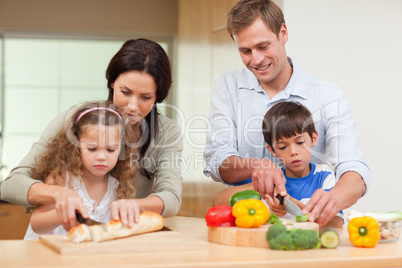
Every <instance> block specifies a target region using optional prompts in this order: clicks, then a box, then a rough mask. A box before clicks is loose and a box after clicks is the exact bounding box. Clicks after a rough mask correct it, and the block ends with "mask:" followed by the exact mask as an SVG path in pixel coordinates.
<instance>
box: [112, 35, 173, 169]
mask: <svg viewBox="0 0 402 268" xmlns="http://www.w3.org/2000/svg"><path fill="white" fill-rule="evenodd" d="M129 71H138V72H141V73H146V74H149V75H150V76H152V78H153V79H154V81H155V84H156V102H155V104H154V106H153V107H152V109H151V111H150V112H149V114H148V115H147V116H146V117H145V124H142V126H143V128H142V135H141V137H142V138H141V139H142V140H141V147H140V150H139V151H140V154H139V159H138V160H139V165H140V169H139V170H140V172H141V173H142V174H144V175H146V176H147V177H150V176H151V175H152V174H151V173H150V172H148V171H147V170H146V169H145V168H143V167H142V165H141V159H143V157H144V155H145V152H146V151H147V149H148V147H149V145H150V143H151V140H152V139H153V138H155V137H156V135H157V133H158V109H157V106H156V103H160V102H162V101H164V100H165V99H166V97H167V95H168V93H169V89H170V86H171V84H172V75H171V69H170V62H169V58H168V56H167V55H166V52H165V50H164V49H163V48H162V47H161V46H160V45H159V44H158V43H156V42H154V41H151V40H148V39H144V38H139V39H132V40H128V41H126V42H125V43H124V44H123V46H122V47H121V48H120V50H119V51H118V52H117V53H116V54H115V55H114V56H113V58H112V59H111V60H110V63H109V66H108V67H107V70H106V79H107V87H108V89H109V96H108V100H109V101H113V93H114V89H113V87H112V84H113V83H114V82H115V81H116V79H117V78H118V77H119V75H121V74H123V73H125V72H129ZM144 128H146V129H144Z"/></svg>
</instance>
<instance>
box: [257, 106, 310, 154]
mask: <svg viewBox="0 0 402 268" xmlns="http://www.w3.org/2000/svg"><path fill="white" fill-rule="evenodd" d="M304 132H307V133H308V134H309V135H310V137H311V138H313V133H314V132H316V129H315V126H314V121H313V118H312V115H311V113H310V111H309V110H308V109H307V108H306V107H305V106H303V105H301V104H300V103H298V102H291V101H285V102H280V103H278V104H275V105H274V106H273V107H272V108H271V109H269V110H268V112H267V113H266V114H265V116H264V120H263V122H262V133H263V135H264V140H265V142H266V143H267V144H268V145H269V146H271V148H273V146H272V145H273V143H274V142H276V141H277V140H279V139H280V138H291V137H294V136H296V135H297V134H302V133H304Z"/></svg>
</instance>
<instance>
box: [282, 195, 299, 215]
mask: <svg viewBox="0 0 402 268" xmlns="http://www.w3.org/2000/svg"><path fill="white" fill-rule="evenodd" d="M277 198H278V199H279V203H280V204H281V205H282V206H283V210H285V211H286V212H287V213H289V214H290V215H293V216H303V212H302V210H301V209H300V208H299V206H298V205H296V204H295V203H293V202H292V201H291V200H290V199H289V198H286V197H283V196H281V195H278V196H277Z"/></svg>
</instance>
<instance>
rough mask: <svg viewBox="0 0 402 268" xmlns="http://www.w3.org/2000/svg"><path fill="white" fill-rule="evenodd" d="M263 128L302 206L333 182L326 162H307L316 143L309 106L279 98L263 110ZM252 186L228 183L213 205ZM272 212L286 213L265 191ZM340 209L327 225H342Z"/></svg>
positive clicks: (290, 190)
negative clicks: (227, 186)
mask: <svg viewBox="0 0 402 268" xmlns="http://www.w3.org/2000/svg"><path fill="white" fill-rule="evenodd" d="M262 131H263V135H264V140H265V142H266V147H267V149H268V150H269V152H270V153H271V154H272V155H273V156H274V157H277V158H278V159H279V160H280V161H281V163H282V165H283V168H282V171H283V174H284V176H285V178H286V191H287V194H288V195H287V197H288V198H289V199H291V200H292V201H294V202H295V203H296V204H297V205H298V206H299V207H300V208H301V209H303V207H304V206H305V204H307V203H308V201H309V200H310V197H311V196H312V195H313V193H314V192H315V191H329V190H331V189H332V187H334V186H335V183H336V178H335V176H334V174H333V172H332V169H331V168H330V167H329V166H327V165H316V164H313V163H310V159H311V148H312V147H314V146H315V145H316V143H317V139H318V132H317V131H316V129H315V126H314V122H313V119H312V115H311V113H310V112H309V110H308V109H307V108H306V107H304V106H303V105H301V104H300V103H297V102H280V103H278V104H275V105H274V106H273V107H272V108H271V109H269V111H268V112H267V113H266V114H265V117H264V121H263V124H262ZM247 189H254V187H253V185H252V183H247V184H244V185H239V186H234V187H230V188H228V189H225V190H223V191H221V192H219V193H217V194H216V195H215V196H214V198H213V203H214V205H215V206H216V205H222V204H228V200H229V199H230V197H231V196H232V195H233V194H234V193H236V192H239V191H243V190H247ZM264 199H265V201H266V202H267V204H268V206H269V207H270V210H271V213H274V214H276V215H278V216H280V217H282V216H285V214H286V212H285V211H283V208H282V206H281V205H280V204H279V200H278V199H277V198H272V197H271V196H269V195H265V198H264ZM342 218H343V217H342V212H340V213H338V214H337V215H336V216H334V217H333V218H332V219H331V220H330V221H329V222H328V223H327V224H326V226H331V227H335V228H342V225H343V219H342Z"/></svg>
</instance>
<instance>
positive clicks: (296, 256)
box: [0, 217, 402, 268]
mask: <svg viewBox="0 0 402 268" xmlns="http://www.w3.org/2000/svg"><path fill="white" fill-rule="evenodd" d="M165 226H166V227H167V228H169V229H171V230H173V231H174V232H175V233H177V234H178V235H179V236H180V237H181V240H180V241H175V242H174V241H172V243H170V244H169V241H162V240H163V239H169V236H162V235H161V236H160V237H158V233H153V235H154V239H155V240H154V241H155V243H152V244H154V245H155V246H154V247H152V245H149V246H150V248H149V250H146V251H144V250H140V248H139V250H138V251H136V250H133V251H132V252H129V251H125V250H124V249H122V251H124V252H121V253H120V252H116V250H115V251H114V252H110V253H105V252H102V253H99V254H97V253H93V254H77V255H68V256H67V255H62V254H60V253H58V252H56V251H55V250H53V249H51V248H50V247H48V246H46V245H45V244H43V243H41V242H40V241H22V240H3V241H0V267H2V268H3V267H27V266H29V267H41V268H42V267H189V266H191V267H208V268H211V267H242V268H244V267H245V266H246V267H253V268H256V267H268V266H269V267H270V268H271V267H281V268H283V267H296V265H297V267H298V268H301V267H340V266H343V267H402V242H401V240H399V241H398V242H393V243H380V244H377V245H376V247H374V248H357V247H354V246H353V245H352V244H351V243H350V242H349V240H348V237H347V231H346V230H341V232H340V236H341V243H340V245H339V246H338V248H336V249H315V250H300V251H274V250H270V249H267V248H256V247H236V246H226V245H220V244H215V243H210V242H208V240H207V237H208V228H207V226H206V224H205V220H204V219H203V218H190V217H172V218H167V219H165ZM171 237H172V236H171ZM129 239H135V237H131V238H129ZM115 241H116V240H115ZM111 242H112V241H109V242H103V245H102V246H106V245H107V243H110V244H109V245H112V243H111ZM121 242H123V239H122V241H121ZM158 243H159V245H161V244H160V243H165V245H168V246H167V247H165V248H164V247H161V246H158ZM88 246H89V247H90V246H91V245H90V243H88ZM146 246H147V245H145V244H144V245H142V246H141V248H142V249H144V248H146Z"/></svg>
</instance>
